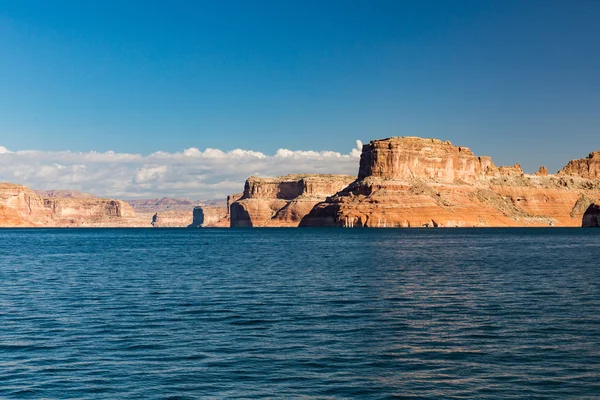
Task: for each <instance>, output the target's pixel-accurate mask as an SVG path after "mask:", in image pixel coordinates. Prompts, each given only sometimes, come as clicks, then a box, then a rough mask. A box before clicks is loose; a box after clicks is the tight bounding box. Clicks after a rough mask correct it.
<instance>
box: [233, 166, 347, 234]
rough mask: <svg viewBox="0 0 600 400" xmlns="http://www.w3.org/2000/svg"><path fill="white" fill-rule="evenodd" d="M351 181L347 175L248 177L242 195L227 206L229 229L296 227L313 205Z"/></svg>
mask: <svg viewBox="0 0 600 400" xmlns="http://www.w3.org/2000/svg"><path fill="white" fill-rule="evenodd" d="M355 179H356V178H355V177H353V176H348V175H321V174H305V175H286V176H281V177H278V178H257V177H250V178H248V180H246V184H245V186H244V193H243V194H242V196H241V197H240V198H238V199H236V200H235V201H232V202H231V204H230V208H229V213H230V226H232V227H260V226H289V227H293V226H298V224H299V223H300V221H301V220H302V218H303V217H304V216H305V215H306V214H307V213H309V212H310V210H311V209H312V208H313V206H314V205H315V204H317V203H318V202H320V201H323V200H325V198H326V197H327V196H330V195H333V194H335V193H336V192H338V191H340V190H342V189H343V188H345V187H346V186H348V184H350V183H351V182H352V181H354V180H355Z"/></svg>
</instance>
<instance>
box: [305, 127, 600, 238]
mask: <svg viewBox="0 0 600 400" xmlns="http://www.w3.org/2000/svg"><path fill="white" fill-rule="evenodd" d="M540 175H541V174H540ZM540 175H525V174H524V173H523V171H522V169H521V167H520V165H518V164H516V165H514V166H512V167H496V166H495V165H494V164H493V163H492V161H491V159H490V158H489V157H476V156H475V155H473V153H472V152H471V151H470V150H468V149H467V148H464V147H458V146H452V145H451V144H450V143H449V142H441V141H439V140H435V139H419V138H413V137H410V138H390V139H383V140H375V141H372V142H371V143H370V144H369V145H366V146H364V147H363V154H362V156H361V167H360V173H359V179H358V180H357V181H356V182H354V183H352V184H351V185H349V186H348V187H347V188H345V189H344V190H342V191H340V192H338V193H337V194H335V195H333V196H330V197H328V198H327V199H326V200H325V201H323V202H321V203H319V204H317V205H315V207H314V208H313V209H312V210H311V212H310V213H309V214H307V215H306V216H305V217H304V218H303V219H302V222H301V224H300V226H346V227H477V226H580V224H581V218H582V212H583V210H582V207H583V206H584V205H585V202H587V201H598V199H600V182H598V181H593V180H588V179H583V178H581V177H564V176H540ZM582 197H583V198H584V200H582ZM578 202H579V203H578Z"/></svg>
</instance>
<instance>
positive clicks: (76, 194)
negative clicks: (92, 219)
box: [34, 190, 98, 199]
mask: <svg viewBox="0 0 600 400" xmlns="http://www.w3.org/2000/svg"><path fill="white" fill-rule="evenodd" d="M34 192H35V193H37V194H38V195H40V196H42V197H70V198H73V199H97V198H98V196H96V195H93V194H90V193H83V192H80V191H78V190H34Z"/></svg>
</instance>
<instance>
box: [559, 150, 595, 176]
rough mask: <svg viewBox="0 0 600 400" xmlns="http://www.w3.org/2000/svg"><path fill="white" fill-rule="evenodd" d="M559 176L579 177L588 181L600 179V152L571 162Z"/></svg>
mask: <svg viewBox="0 0 600 400" xmlns="http://www.w3.org/2000/svg"><path fill="white" fill-rule="evenodd" d="M558 174H559V175H570V176H578V177H581V178H586V179H600V151H595V152H593V153H590V155H589V156H587V157H586V158H581V159H579V160H571V161H569V163H568V164H567V165H566V166H565V167H564V168H563V169H561V170H560V171H558Z"/></svg>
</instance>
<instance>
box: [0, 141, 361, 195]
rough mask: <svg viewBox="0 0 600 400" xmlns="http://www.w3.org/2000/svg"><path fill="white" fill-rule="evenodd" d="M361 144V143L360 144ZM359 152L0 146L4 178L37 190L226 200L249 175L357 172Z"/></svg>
mask: <svg viewBox="0 0 600 400" xmlns="http://www.w3.org/2000/svg"><path fill="white" fill-rule="evenodd" d="M357 146H359V147H360V144H359V143H358V142H357ZM359 157H360V151H359V150H358V149H356V148H355V149H352V151H350V152H349V153H347V154H342V153H338V152H334V151H294V150H288V149H280V150H278V151H277V152H276V153H275V154H274V155H266V154H263V153H261V152H257V151H252V150H242V149H235V150H232V151H228V152H225V151H222V150H219V149H211V148H208V149H205V150H204V151H202V150H200V149H198V148H189V149H186V150H184V151H182V152H177V153H168V152H163V151H157V152H155V153H152V154H149V155H145V156H144V155H141V154H130V153H115V152H113V151H107V152H105V153H98V152H94V151H91V152H87V153H78V152H71V151H48V152H47V151H39V150H22V151H14V152H11V151H9V150H8V149H7V148H5V147H3V146H0V182H13V183H19V184H22V185H26V186H29V187H31V188H33V189H72V190H80V191H84V192H88V193H93V194H97V195H100V196H106V197H114V198H123V199H133V198H148V197H162V196H170V197H188V198H193V199H209V198H224V197H225V196H227V195H228V194H232V193H237V192H241V191H242V190H243V187H244V181H245V180H246V178H247V177H248V176H250V175H256V176H263V177H274V176H279V175H285V174H291V173H332V174H348V175H356V173H357V171H358V158H359Z"/></svg>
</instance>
